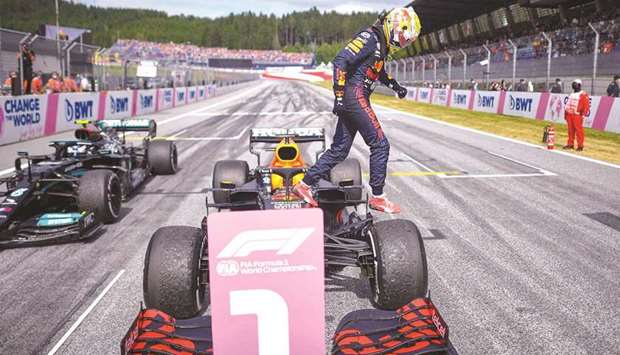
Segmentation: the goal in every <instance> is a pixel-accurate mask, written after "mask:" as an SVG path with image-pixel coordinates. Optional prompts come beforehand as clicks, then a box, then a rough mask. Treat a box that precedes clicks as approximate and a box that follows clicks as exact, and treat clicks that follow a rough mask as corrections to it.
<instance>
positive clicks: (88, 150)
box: [0, 120, 177, 248]
mask: <svg viewBox="0 0 620 355" xmlns="http://www.w3.org/2000/svg"><path fill="white" fill-rule="evenodd" d="M78 123H79V124H80V125H82V127H81V128H78V129H77V130H76V131H75V137H76V140H70V141H54V142H52V143H50V146H51V147H53V148H54V152H53V153H52V154H50V155H37V156H34V155H29V154H28V153H24V152H21V153H18V155H19V157H18V158H17V159H16V161H15V173H14V174H13V175H12V176H10V177H6V178H2V179H0V183H4V184H5V185H6V191H5V192H4V196H5V198H4V200H3V201H2V202H1V203H0V248H3V247H5V248H6V247H15V246H25V245H36V244H44V243H49V242H62V241H71V240H77V239H85V238H88V237H90V236H92V235H93V234H94V233H96V232H97V231H98V230H99V229H100V228H101V225H102V224H106V223H113V222H115V221H116V220H117V219H118V218H119V217H120V211H121V203H122V201H123V199H125V198H126V197H127V196H129V195H130V194H131V193H132V192H133V191H134V190H135V189H136V188H137V187H138V186H139V185H140V184H141V183H142V182H144V181H145V179H146V178H147V177H148V176H149V175H151V174H152V173H154V174H174V173H175V172H176V170H177V149H176V146H175V144H174V143H173V142H170V141H166V140H156V139H154V138H155V134H156V124H155V122H154V121H153V120H103V121H98V122H96V123H95V127H89V126H91V123H90V122H88V121H81V122H78ZM129 131H131V132H130V133H127V132H129ZM136 132H145V133H146V135H145V136H144V137H142V139H141V140H142V142H141V144H140V145H138V146H133V145H131V144H129V143H127V142H126V135H129V134H134V133H136Z"/></svg>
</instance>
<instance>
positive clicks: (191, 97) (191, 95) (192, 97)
mask: <svg viewBox="0 0 620 355" xmlns="http://www.w3.org/2000/svg"><path fill="white" fill-rule="evenodd" d="M194 97H196V91H190V92H189V98H190V100H193V99H194Z"/></svg>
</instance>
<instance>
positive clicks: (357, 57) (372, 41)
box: [304, 26, 400, 196]
mask: <svg viewBox="0 0 620 355" xmlns="http://www.w3.org/2000/svg"><path fill="white" fill-rule="evenodd" d="M386 57H387V41H386V40H385V36H384V35H383V31H382V29H381V28H380V27H375V26H373V27H371V28H368V29H366V30H364V31H361V32H359V33H358V34H357V35H356V36H355V37H354V39H353V40H351V41H350V42H349V43H348V44H347V46H346V47H345V48H344V49H342V50H341V51H340V53H338V55H337V56H336V58H335V59H334V93H335V95H336V103H335V105H334V113H335V114H336V115H337V116H338V124H337V125H336V133H335V134H334V139H333V142H332V144H331V147H330V148H329V149H328V150H327V151H326V152H325V153H324V154H323V155H322V156H321V158H320V159H319V160H318V162H317V163H316V164H315V165H314V166H313V167H311V168H310V169H309V170H308V172H306V175H305V177H304V182H305V183H306V184H308V185H312V184H315V183H316V182H317V181H318V180H319V179H320V178H326V177H327V176H328V174H329V171H330V170H331V169H332V168H333V167H334V166H336V165H337V164H338V163H340V162H342V161H343V160H345V159H346V158H347V156H348V155H349V151H350V150H351V145H352V144H353V140H354V138H355V135H356V134H357V132H359V133H360V134H361V135H362V137H363V138H364V142H365V143H366V145H368V147H369V148H370V187H371V188H372V193H373V195H375V196H378V195H381V194H383V187H384V185H385V177H386V172H387V162H388V157H389V154H390V144H389V142H388V140H387V138H386V137H385V134H384V132H383V129H382V128H381V124H380V123H379V120H378V119H377V115H376V114H375V112H374V111H373V109H372V107H371V106H370V100H369V97H370V95H371V94H372V92H373V90H374V87H375V85H376V81H377V80H379V81H380V82H381V83H383V84H384V85H386V86H388V87H390V88H392V89H396V88H400V86H399V85H398V83H397V82H396V80H394V79H393V78H391V77H390V76H389V75H388V74H387V73H386V72H385V69H384V63H385V58H386Z"/></svg>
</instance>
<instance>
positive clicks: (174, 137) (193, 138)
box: [166, 127, 248, 141]
mask: <svg viewBox="0 0 620 355" xmlns="http://www.w3.org/2000/svg"><path fill="white" fill-rule="evenodd" d="M185 131H187V130H185ZM247 131H248V128H247V127H246V128H244V129H243V130H242V131H241V133H239V134H237V135H236V136H232V137H179V136H180V135H181V134H182V133H185V132H184V131H183V132H181V133H177V134H175V135H174V136H171V137H168V138H166V140H169V141H236V140H238V139H241V137H243V135H244V134H245V132H247Z"/></svg>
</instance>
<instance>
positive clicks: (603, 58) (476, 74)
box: [393, 18, 620, 95]
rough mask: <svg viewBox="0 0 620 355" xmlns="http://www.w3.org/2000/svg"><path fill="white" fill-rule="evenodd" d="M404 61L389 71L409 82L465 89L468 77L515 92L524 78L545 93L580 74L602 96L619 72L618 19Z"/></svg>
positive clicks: (468, 85) (468, 80) (591, 88)
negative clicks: (395, 68)
mask: <svg viewBox="0 0 620 355" xmlns="http://www.w3.org/2000/svg"><path fill="white" fill-rule="evenodd" d="M408 61H409V63H410V65H408V66H406V67H405V66H403V65H400V66H399V67H397V69H402V70H397V71H396V72H395V74H393V75H394V76H396V77H397V79H399V80H401V81H405V82H407V83H408V84H409V85H416V86H421V85H424V84H427V85H430V84H433V85H437V84H439V85H442V86H444V85H450V86H451V87H458V88H470V86H471V85H472V84H471V81H472V79H473V80H474V81H475V82H476V83H477V84H478V85H480V87H481V88H482V87H485V86H486V87H490V85H491V83H492V82H500V81H502V80H503V81H504V82H505V83H506V86H507V87H508V88H512V89H513V90H514V89H516V88H517V86H518V85H517V84H518V80H520V79H525V80H526V81H531V82H532V83H533V85H534V87H535V89H536V90H537V91H545V90H550V89H551V87H552V86H553V83H554V82H555V80H554V79H555V78H559V79H561V80H562V81H563V82H569V83H570V82H571V81H572V80H573V79H575V78H580V79H582V81H583V83H584V87H585V88H587V89H588V90H589V91H590V93H591V94H593V95H595V94H604V92H605V88H606V87H607V85H608V84H609V82H610V81H611V78H612V77H613V76H614V75H618V74H620V18H619V19H616V20H615V21H608V22H597V23H589V24H588V25H587V26H584V27H568V28H565V29H562V30H558V31H554V32H547V33H545V32H543V33H540V34H538V35H534V36H526V37H520V38H510V39H506V40H503V41H500V42H497V43H488V44H485V45H483V46H480V47H471V48H453V49H449V50H446V51H444V52H442V53H431V54H426V55H421V56H416V57H412V58H408ZM401 62H402V60H401ZM427 71H432V74H431V75H430V76H429V75H428V73H427ZM568 89H569V87H567V86H565V90H568Z"/></svg>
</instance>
